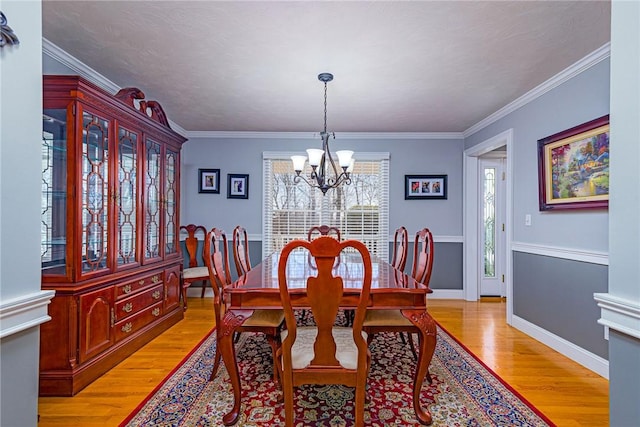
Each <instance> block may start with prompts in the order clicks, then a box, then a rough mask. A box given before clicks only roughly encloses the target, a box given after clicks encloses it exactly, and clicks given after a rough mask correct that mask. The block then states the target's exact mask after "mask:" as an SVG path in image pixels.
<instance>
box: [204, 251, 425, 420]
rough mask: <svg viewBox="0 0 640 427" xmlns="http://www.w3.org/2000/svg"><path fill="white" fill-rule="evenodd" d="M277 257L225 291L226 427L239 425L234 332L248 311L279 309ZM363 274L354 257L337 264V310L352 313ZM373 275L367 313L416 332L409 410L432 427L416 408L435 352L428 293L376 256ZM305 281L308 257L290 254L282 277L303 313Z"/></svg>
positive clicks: (310, 271)
mask: <svg viewBox="0 0 640 427" xmlns="http://www.w3.org/2000/svg"><path fill="white" fill-rule="evenodd" d="M279 256H280V252H275V253H273V254H271V255H269V256H267V257H266V258H265V259H264V260H263V261H262V262H261V263H260V264H258V265H256V266H255V267H253V268H252V269H251V270H250V271H249V272H248V273H247V274H245V275H244V276H241V277H240V278H238V280H236V281H235V282H233V283H232V284H230V285H228V286H227V287H225V289H224V294H223V297H224V299H225V304H226V307H227V310H226V313H225V315H224V317H223V319H222V324H221V325H218V327H217V345H218V346H219V348H220V351H221V353H222V359H223V362H224V364H225V367H226V368H227V372H228V373H229V377H230V380H231V385H232V387H233V396H234V403H233V408H232V409H231V411H229V412H228V413H227V414H225V415H224V417H223V423H224V424H225V425H227V426H229V425H233V424H235V423H236V422H237V421H238V418H239V416H240V406H241V386H240V373H239V371H238V365H237V360H236V353H235V346H234V340H233V337H234V331H235V329H236V328H237V327H238V326H240V325H242V324H243V323H244V321H245V320H246V319H247V318H249V317H250V316H251V315H252V314H253V310H256V309H278V308H282V304H281V301H280V291H279V288H278V260H279ZM363 271H364V270H363V264H362V259H361V258H360V256H359V255H355V254H343V255H342V256H341V257H340V258H339V259H338V260H337V261H336V264H335V266H334V275H335V276H340V277H342V279H343V283H344V293H343V299H342V302H341V307H342V308H344V309H355V308H356V306H357V304H358V299H359V295H360V286H361V283H362V276H363ZM372 272H373V275H372V282H371V293H370V301H369V306H368V309H371V310H384V309H399V310H400V311H401V312H402V315H403V316H404V317H405V318H407V319H408V320H409V321H411V323H413V324H414V325H415V326H416V327H417V330H418V331H420V339H419V340H418V342H419V352H418V361H417V364H416V370H415V373H414V378H413V380H414V383H413V407H414V411H415V414H416V417H417V418H418V420H419V421H420V423H422V424H425V425H428V424H431V414H430V413H429V411H428V409H426V408H423V407H422V406H421V405H420V391H421V389H422V385H423V383H424V379H425V376H426V374H427V372H428V368H429V363H430V362H431V358H432V357H433V353H434V351H435V347H436V323H435V321H434V320H433V318H432V317H431V315H429V313H428V312H427V293H429V292H430V290H429V289H428V288H427V287H426V286H424V285H423V284H421V283H419V282H417V281H416V280H414V279H413V278H412V277H411V276H409V275H407V274H405V273H403V272H401V271H399V270H396V269H395V268H393V267H392V266H391V265H390V264H389V263H388V262H387V261H384V260H381V259H378V258H375V257H372ZM310 276H315V270H314V265H313V261H312V260H310V258H309V257H308V254H307V253H305V252H303V251H300V252H298V253H295V252H294V253H292V255H291V257H290V258H289V261H288V264H287V277H288V283H289V292H290V294H291V301H292V304H293V305H294V307H299V308H301V309H304V308H308V302H307V295H306V281H307V278H309V277H310ZM374 363H375V361H374Z"/></svg>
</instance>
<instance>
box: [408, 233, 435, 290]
mask: <svg viewBox="0 0 640 427" xmlns="http://www.w3.org/2000/svg"><path fill="white" fill-rule="evenodd" d="M432 270H433V235H432V234H431V231H429V229H428V228H423V229H422V230H419V231H418V232H417V233H416V238H415V242H414V246H413V267H412V269H411V277H413V278H414V279H416V280H417V281H418V282H420V283H422V284H424V285H425V286H426V287H427V288H429V281H430V280H431V271H432Z"/></svg>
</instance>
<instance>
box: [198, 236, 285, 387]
mask: <svg viewBox="0 0 640 427" xmlns="http://www.w3.org/2000/svg"><path fill="white" fill-rule="evenodd" d="M204 253H205V264H206V265H207V270H208V272H209V280H210V282H211V287H212V288H213V293H214V298H213V309H214V315H215V322H216V323H215V324H216V326H219V325H221V324H222V319H223V318H224V315H225V313H226V304H225V300H224V292H223V290H224V288H225V287H226V286H228V285H230V284H231V274H230V270H229V253H228V249H227V236H226V235H225V233H224V231H222V230H220V229H218V228H215V227H214V228H212V229H211V231H209V232H208V233H207V239H206V240H205V244H204ZM283 322H284V313H283V311H282V310H277V309H276V310H254V311H253V314H252V315H251V317H249V318H248V319H247V320H245V322H244V323H243V324H242V326H238V327H236V332H238V333H241V332H262V333H264V334H265V335H266V337H267V341H268V342H269V345H270V346H271V349H272V352H273V360H274V361H275V360H276V351H277V349H278V347H279V345H280V344H279V343H280V330H281V328H282V325H283ZM216 330H217V331H218V333H220V332H219V331H220V330H221V328H219V327H217V328H216ZM221 357H222V353H220V350H219V347H218V346H217V345H216V353H215V357H214V363H213V370H212V371H211V377H210V380H212V379H213V378H214V377H215V376H216V373H217V372H218V367H219V366H220V358H221ZM273 379H274V381H275V380H276V379H277V370H276V367H275V364H274V368H273Z"/></svg>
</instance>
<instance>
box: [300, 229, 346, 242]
mask: <svg viewBox="0 0 640 427" xmlns="http://www.w3.org/2000/svg"><path fill="white" fill-rule="evenodd" d="M315 233H319V234H320V236H328V235H331V234H334V235H335V236H336V238H337V239H338V240H341V239H342V238H341V236H340V229H339V228H338V227H334V226H331V225H316V226H314V227H311V228H310V229H309V231H308V232H307V240H309V241H311V240H313V238H314V234H315Z"/></svg>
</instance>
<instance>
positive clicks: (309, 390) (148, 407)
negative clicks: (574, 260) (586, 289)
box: [120, 326, 554, 427]
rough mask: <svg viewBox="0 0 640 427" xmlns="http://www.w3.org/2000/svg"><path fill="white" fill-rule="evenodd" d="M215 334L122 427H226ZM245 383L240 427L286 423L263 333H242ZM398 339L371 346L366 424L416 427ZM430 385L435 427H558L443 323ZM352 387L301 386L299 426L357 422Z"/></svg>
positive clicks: (405, 354) (427, 397) (228, 399)
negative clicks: (212, 376)
mask: <svg viewBox="0 0 640 427" xmlns="http://www.w3.org/2000/svg"><path fill="white" fill-rule="evenodd" d="M215 345H216V344H215V333H213V331H212V332H211V333H210V334H209V335H208V336H207V337H205V338H204V339H203V341H202V342H201V343H200V344H199V345H198V346H197V347H196V348H195V349H194V350H193V351H192V352H191V354H189V355H188V356H187V357H186V358H185V359H184V360H183V362H182V363H181V364H180V365H179V366H178V367H176V368H175V369H174V371H173V372H172V373H171V374H170V375H169V376H168V377H167V378H166V379H165V380H164V381H163V382H162V383H161V384H160V385H159V386H158V387H157V388H156V390H154V391H153V392H152V393H151V394H150V395H149V396H148V397H147V398H146V399H145V400H144V401H143V402H142V403H141V404H140V405H139V406H138V408H136V410H134V412H133V413H132V414H130V415H129V416H128V417H127V418H126V419H125V420H124V421H123V422H122V423H121V424H120V427H125V426H126V427H134V426H135V427H140V426H154V427H156V426H176V427H178V426H180V427H187V426H189V427H191V426H202V427H205V426H216V427H217V426H222V425H223V424H222V416H223V415H224V414H225V413H226V412H228V411H229V410H230V409H231V407H232V405H233V395H232V392H231V384H230V382H229V376H228V374H227V371H226V370H225V368H224V365H221V368H220V369H219V371H218V374H217V376H216V378H215V379H214V380H213V381H211V382H210V381H208V379H209V375H210V374H211V369H212V366H213V356H214V354H215ZM236 346H237V347H236V353H237V357H238V365H239V370H240V379H241V383H242V410H241V416H240V420H239V421H238V423H237V424H236V425H237V426H280V425H284V405H283V403H281V402H278V397H279V394H280V392H279V390H278V389H277V388H276V386H275V384H274V382H273V379H272V360H271V359H272V357H271V348H270V347H269V345H268V344H267V341H266V339H265V338H264V336H262V335H261V334H253V333H243V334H242V335H241V337H240V341H239V342H238V344H236ZM407 346H408V344H403V343H402V341H401V340H400V339H399V337H398V335H397V334H378V335H376V337H375V338H374V340H373V342H372V343H371V356H372V361H373V362H372V367H371V372H370V375H369V379H368V383H367V402H366V407H365V423H366V425H369V426H418V425H420V424H419V423H418V421H417V419H416V418H415V415H414V412H413V406H412V383H413V381H412V375H413V371H414V369H415V361H414V359H413V357H412V356H411V352H410V351H408V349H407ZM429 372H430V373H431V377H432V379H433V383H432V384H429V383H427V382H426V381H425V385H424V386H423V388H422V395H421V401H422V404H423V405H425V406H428V408H429V411H430V412H431V414H432V416H433V425H434V426H443V427H444V426H446V427H456V426H478V427H487V426H553V425H554V424H553V423H552V422H551V421H550V420H549V419H547V418H546V417H545V416H544V415H543V414H542V413H540V412H539V411H538V410H537V409H535V408H534V407H533V406H532V405H531V404H529V403H528V402H527V401H526V400H525V399H524V398H523V397H522V396H520V395H519V394H518V393H517V392H516V391H515V390H513V389H512V388H511V387H510V386H509V385H508V384H506V383H504V382H503V381H502V380H501V379H500V378H498V376H497V375H496V374H494V373H493V372H492V371H491V370H490V369H489V368H487V367H486V366H485V365H484V364H483V363H482V362H480V361H479V360H478V359H477V358H476V357H475V356H474V355H473V354H471V353H470V352H469V351H468V350H467V349H466V348H465V347H464V346H463V345H462V344H460V343H459V342H458V341H457V340H456V339H455V338H453V337H452V336H451V335H449V334H448V333H447V332H446V331H445V330H444V329H442V328H441V327H440V326H438V343H437V347H436V351H435V354H434V357H433V360H432V361H431V365H430V367H429ZM353 399H354V393H353V389H352V388H349V387H344V386H302V387H300V388H297V389H296V397H295V405H294V406H295V409H296V420H295V425H296V426H297V427H299V426H331V427H342V426H351V425H353V420H354V418H353V410H354V407H353Z"/></svg>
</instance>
